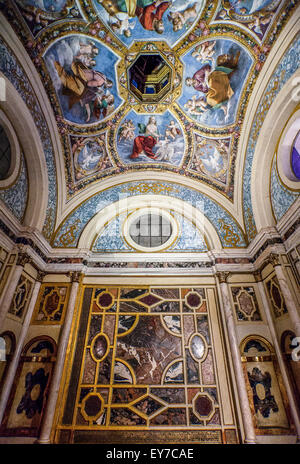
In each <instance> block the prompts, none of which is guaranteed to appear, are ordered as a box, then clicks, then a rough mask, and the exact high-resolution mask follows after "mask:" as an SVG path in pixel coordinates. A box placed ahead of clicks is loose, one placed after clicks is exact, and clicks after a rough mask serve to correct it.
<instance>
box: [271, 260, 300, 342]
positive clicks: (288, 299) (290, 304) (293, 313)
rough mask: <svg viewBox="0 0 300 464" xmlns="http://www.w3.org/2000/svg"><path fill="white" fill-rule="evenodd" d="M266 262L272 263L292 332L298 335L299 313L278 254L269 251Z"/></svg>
mask: <svg viewBox="0 0 300 464" xmlns="http://www.w3.org/2000/svg"><path fill="white" fill-rule="evenodd" d="M267 262H268V263H270V264H272V266H273V267H274V269H275V273H276V277H277V279H278V282H279V285H280V289H281V292H282V294H283V297H284V301H285V304H286V307H287V310H288V312H289V315H290V318H291V322H292V324H293V328H294V332H295V334H296V337H300V314H299V312H298V309H297V305H296V303H295V300H294V297H293V294H292V292H291V290H290V287H289V286H288V283H287V280H286V276H285V273H284V270H283V268H282V266H281V264H280V261H279V256H278V255H276V254H275V253H271V254H270V256H269V257H268V259H267Z"/></svg>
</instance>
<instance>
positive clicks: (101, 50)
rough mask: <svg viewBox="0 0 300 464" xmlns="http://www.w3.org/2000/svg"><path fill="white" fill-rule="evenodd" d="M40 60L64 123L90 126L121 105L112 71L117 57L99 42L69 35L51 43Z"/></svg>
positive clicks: (113, 71)
mask: <svg viewBox="0 0 300 464" xmlns="http://www.w3.org/2000/svg"><path fill="white" fill-rule="evenodd" d="M44 59H45V62H46V65H47V68H48V71H49V73H50V76H51V79H52V82H53V85H54V88H55V90H56V93H57V96H58V99H59V103H60V105H61V108H62V113H63V116H64V118H65V119H67V120H68V121H71V122H74V123H76V124H81V125H82V124H92V123H95V122H97V121H98V120H101V119H105V118H106V117H108V116H109V115H110V114H111V113H113V112H114V110H115V108H117V107H118V106H119V105H120V104H121V99H120V97H119V95H118V91H117V85H116V74H115V70H114V68H115V64H116V62H117V61H118V57H117V56H116V55H115V54H114V53H113V52H111V51H110V50H109V49H108V48H107V47H105V46H103V45H101V44H100V43H99V42H97V41H95V40H91V39H88V38H87V37H84V36H80V35H76V36H75V35H72V36H70V37H67V38H64V39H61V40H59V41H57V42H55V43H54V44H53V45H52V46H51V47H50V48H49V50H47V52H46V54H45V57H44Z"/></svg>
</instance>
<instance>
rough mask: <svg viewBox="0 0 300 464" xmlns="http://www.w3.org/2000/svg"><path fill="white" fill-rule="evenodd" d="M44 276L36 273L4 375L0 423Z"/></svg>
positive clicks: (0, 401) (41, 273)
mask: <svg viewBox="0 0 300 464" xmlns="http://www.w3.org/2000/svg"><path fill="white" fill-rule="evenodd" d="M44 275H45V273H43V272H40V271H39V272H38V275H37V279H36V282H35V284H34V287H33V290H32V294H31V299H30V303H29V305H28V308H27V312H26V316H25V319H24V321H23V325H22V330H21V333H20V335H19V338H18V341H17V346H16V349H15V352H14V354H13V357H12V360H11V363H10V365H9V368H8V371H7V375H6V377H5V380H4V384H3V388H2V394H1V399H0V423H1V422H2V419H3V414H4V412H5V408H6V404H7V401H8V398H9V394H10V390H11V387H12V384H13V381H14V378H15V375H16V371H17V368H18V364H19V360H20V357H21V353H22V349H23V346H24V341H25V338H26V335H27V331H28V327H29V325H30V321H31V318H32V314H33V311H34V308H35V304H36V300H37V297H38V294H39V291H40V287H41V282H42V280H43V277H44Z"/></svg>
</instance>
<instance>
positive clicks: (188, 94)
mask: <svg viewBox="0 0 300 464" xmlns="http://www.w3.org/2000/svg"><path fill="white" fill-rule="evenodd" d="M182 61H183V63H184V65H185V70H184V79H183V91H182V95H181V97H180V98H179V99H178V102H179V104H180V106H181V107H182V109H183V111H184V112H185V113H186V114H187V115H188V116H190V117H191V118H193V119H195V120H196V121H198V122H200V123H202V124H203V125H206V126H211V127H223V126H228V125H230V124H233V123H234V122H235V118H236V114H237V109H238V106H239V103H240V99H241V96H242V92H243V87H244V85H245V84H246V81H247V76H248V73H249V70H250V68H251V65H252V63H253V61H252V58H251V57H250V55H249V53H248V52H247V51H246V49H244V48H243V47H242V46H241V45H240V44H238V43H236V42H233V41H232V40H228V39H223V38H221V39H215V40H206V41H204V42H201V43H200V44H198V45H196V47H194V48H192V49H191V50H190V51H189V52H188V53H186V54H185V56H184V57H183V58H182Z"/></svg>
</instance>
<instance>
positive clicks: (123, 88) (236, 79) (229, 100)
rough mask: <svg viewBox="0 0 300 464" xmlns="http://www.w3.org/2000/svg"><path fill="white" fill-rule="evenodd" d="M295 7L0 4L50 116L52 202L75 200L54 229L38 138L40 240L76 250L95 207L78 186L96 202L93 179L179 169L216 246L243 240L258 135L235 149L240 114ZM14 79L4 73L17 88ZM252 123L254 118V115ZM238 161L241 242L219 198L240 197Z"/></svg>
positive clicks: (267, 0)
mask: <svg viewBox="0 0 300 464" xmlns="http://www.w3.org/2000/svg"><path fill="white" fill-rule="evenodd" d="M296 6H297V2H296V1H292V2H291V1H281V0H238V1H237V0H218V1H215V2H210V1H205V0H194V1H189V0H174V1H169V2H167V1H163V0H157V1H156V2H153V1H151V0H111V1H108V0H56V1H54V0H25V1H21V0H8V1H3V0H0V10H1V12H2V13H3V14H4V16H5V17H6V18H7V20H8V22H9V23H10V25H11V26H12V28H13V29H14V31H15V32H16V34H17V36H18V37H19V39H20V40H21V42H22V43H23V45H24V47H25V50H26V51H27V53H28V55H29V57H30V58H31V60H32V63H33V65H34V66H35V68H36V70H37V72H38V74H39V75H40V78H41V85H43V87H44V89H45V92H46V94H47V96H48V98H49V102H50V105H51V107H52V109H53V112H54V117H55V119H56V122H57V131H58V134H59V139H58V141H59V142H60V143H61V152H62V153H63V156H64V159H63V163H64V173H62V174H63V177H64V182H65V186H64V187H63V188H61V189H60V190H61V191H65V192H66V197H65V198H63V200H62V204H64V205H65V206H67V205H68V202H70V201H73V200H75V199H77V204H78V209H77V211H73V213H72V214H71V215H70V218H67V220H66V221H65V223H63V224H61V225H60V227H59V228H58V230H57V233H56V235H55V236H54V235H53V233H52V232H53V227H54V223H55V217H54V216H55V214H56V209H57V208H56V205H55V201H57V192H58V189H59V187H57V186H56V184H55V180H54V179H53V176H54V172H55V167H54V165H53V161H52V155H51V147H50V142H49V143H48V142H47V141H46V140H45V137H44V136H43V137H42V138H43V139H44V145H45V156H46V157H47V166H48V170H49V179H50V190H49V208H48V210H49V211H48V215H47V219H46V223H45V226H44V230H43V233H44V235H45V237H46V238H47V239H49V237H50V236H51V235H52V244H54V245H55V246H59V247H61V246H64V243H67V244H68V246H76V243H77V240H78V237H79V236H80V233H81V231H82V229H83V228H84V227H85V225H86V224H87V223H88V222H89V220H90V219H91V218H92V217H93V215H94V214H96V212H97V211H98V210H99V207H100V206H99V205H98V206H97V207H98V209H97V208H95V206H94V203H93V202H94V201H95V200H94V199H93V198H95V196H94V197H92V198H91V199H90V200H88V201H87V202H84V203H82V200H81V198H82V197H81V194H82V196H83V197H84V198H85V199H86V193H87V189H88V188H90V187H91V190H93V187H96V188H97V189H98V192H100V193H99V195H100V197H101V195H103V198H104V193H101V190H102V185H101V181H102V180H104V179H105V181H106V182H108V181H110V180H111V185H115V184H116V183H117V182H116V179H118V178H119V179H120V181H119V185H120V184H121V183H122V182H123V180H122V175H124V174H130V173H135V174H139V175H140V179H141V181H142V180H143V179H144V173H145V172H147V173H150V172H151V173H153V178H155V173H156V172H158V171H160V172H166V173H170V175H174V176H178V179H179V181H178V182H179V184H180V179H181V178H184V181H185V182H184V183H185V184H186V180H187V179H191V180H192V181H193V187H194V186H195V182H198V185H199V191H202V190H203V188H204V189H205V191H206V192H207V191H210V196H209V197H208V196H205V201H204V203H205V211H204V214H205V215H206V216H207V218H208V219H209V221H211V223H212V224H213V225H214V227H215V228H216V230H218V233H219V235H220V239H221V241H222V243H223V245H224V246H246V244H247V243H248V239H250V240H251V239H252V238H253V237H254V235H255V224H254V218H253V212H252V205H251V193H250V188H249V186H250V181H251V166H252V158H253V153H254V148H255V142H256V137H257V133H253V132H252V133H251V136H250V139H249V145H248V150H247V153H240V152H239V145H240V144H241V140H240V139H241V134H243V129H244V127H243V125H244V117H245V114H246V111H247V106H248V103H249V99H250V97H251V95H252V92H253V89H254V87H255V83H256V80H257V78H258V76H259V75H260V73H261V72H262V71H263V69H264V64H265V62H266V60H267V57H268V55H269V53H270V51H271V49H272V47H273V45H274V43H275V42H276V40H277V38H278V37H279V35H280V33H281V31H282V30H283V28H284V26H285V25H286V23H287V22H288V20H289V19H290V18H291V16H292V14H293V13H294V11H295V8H296ZM294 47H296V49H297V47H298V42H297V43H294V44H293V45H292V46H291V51H290V52H289V58H287V59H286V60H285V62H287V63H288V67H287V68H286V69H285V75H284V76H283V77H282V79H281V78H280V79H279V77H278V75H277V74H278V73H277V71H276V76H274V79H275V80H276V79H279V81H280V86H281V85H283V83H284V82H286V80H287V78H288V77H290V76H291V75H292V73H293V72H294V71H295V68H296V67H297V64H296V61H297V60H295V56H296V54H295V53H296V52H295V53H293V51H292V48H294ZM6 61H7V60H6ZM3 62H4V60H3V59H2V64H3ZM2 68H4V69H5V66H4V65H3V66H2ZM3 72H4V71H3ZM16 74H18V73H15V74H14V73H12V72H11V70H10V71H9V70H6V75H7V76H8V78H9V79H10V80H11V81H12V82H14V83H15V84H16V85H15V86H16V88H18V89H19V88H20V92H21V93H22V89H21V86H20V80H22V77H20V76H19V79H17V77H16ZM27 81H28V79H24V82H27ZM23 93H24V92H23ZM274 95H275V94H274ZM271 97H272V98H273V94H272V95H271ZM24 98H25V97H24ZM27 99H28V98H27ZM269 106H270V105H269ZM269 106H268V107H269ZM32 112H33V111H32ZM260 113H261V111H260V109H259V111H258V113H257V115H258V116H259V115H260ZM258 116H257V117H258ZM259 118H260V116H259ZM262 119H263V117H262ZM36 123H37V125H38V120H37V118H36ZM43 124H44V123H43ZM41 127H42V126H41ZM255 127H260V123H259V122H257V121H254V123H253V128H254V129H253V131H254V130H256V129H255ZM39 130H40V133H41V132H42V129H41V128H39ZM50 155H51V156H50ZM244 158H245V170H244V177H243V179H244V180H243V187H242V188H243V201H244V205H243V209H244V221H245V226H246V230H247V237H245V236H244V232H243V229H244V224H239V223H238V221H236V220H235V219H233V218H232V217H231V216H230V215H229V214H228V213H227V210H226V209H224V208H223V206H222V204H221V203H222V201H220V194H221V198H222V197H224V201H226V202H227V201H228V200H229V201H230V202H231V203H233V202H234V198H237V197H241V195H239V194H238V193H239V192H236V191H235V189H236V188H237V187H236V185H235V178H236V176H240V175H241V173H237V172H236V166H243V165H244ZM148 178H149V177H148ZM152 183H153V182H152ZM179 184H178V185H179ZM168 187H169V186H168ZM172 188H173V187H172ZM118 189H119V187H117V188H112V189H111V190H107V191H106V193H107V192H108V191H109V194H108V195H107V194H106V197H105V205H107V204H109V201H115V199H116V198H115V195H114V193H116V192H117V191H118ZM207 189H209V190H207ZM177 190H178V192H177V193H176V195H177V196H178V198H179V197H180V198H181V199H185V200H186V201H188V202H191V204H193V202H194V200H195V198H196V196H197V195H199V198H200V197H201V195H200V193H197V194H196V193H194V192H195V191H196V190H195V191H194V190H193V189H188V188H184V187H183V186H181V187H180V188H178V189H177ZM94 191H95V189H94V190H93V192H94ZM168 191H169V190H168ZM113 192H114V193H113ZM191 192H193V193H191ZM148 193H149V192H148ZM150 193H151V192H150ZM130 195H131V193H130ZM100 197H99V198H100ZM202 197H203V198H204V196H202ZM202 197H201V198H202ZM101 198H102V197H101ZM112 198H115V199H114V200H112ZM214 199H216V200H214ZM82 204H84V205H86V206H87V207H86V210H85V211H83V209H82ZM239 206H241V205H234V208H235V210H236V211H237V210H239ZM62 214H63V213H62ZM50 216H51V217H50ZM71 218H72V220H71ZM226 237H227V239H228V243H229V245H228V243H227V242H226Z"/></svg>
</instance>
